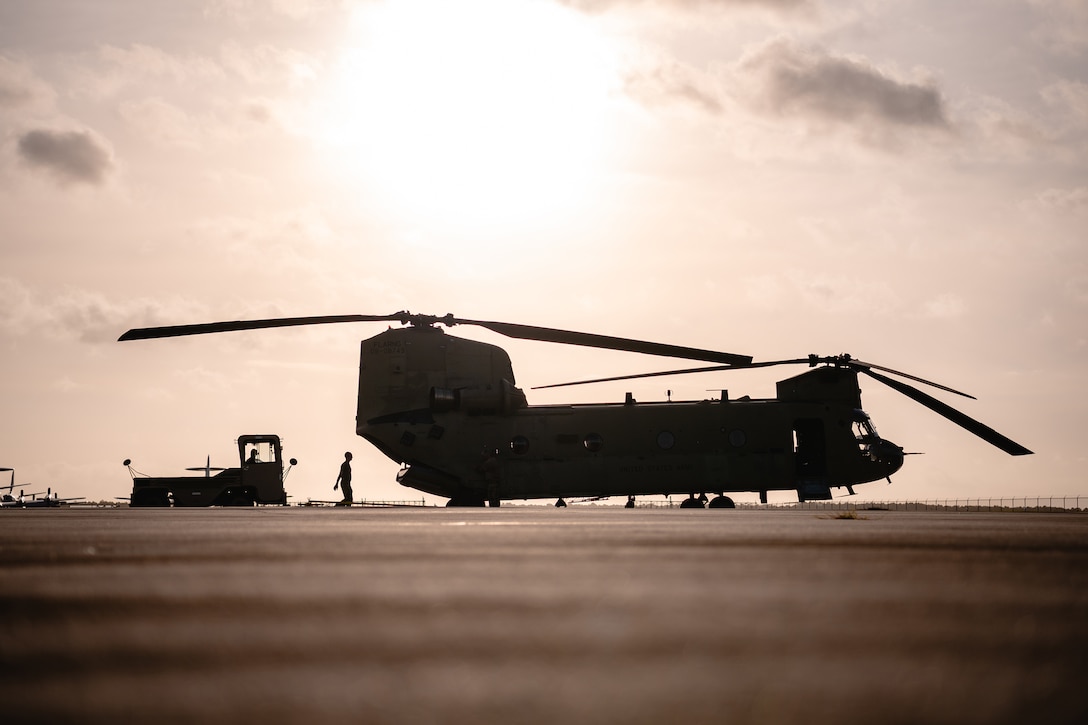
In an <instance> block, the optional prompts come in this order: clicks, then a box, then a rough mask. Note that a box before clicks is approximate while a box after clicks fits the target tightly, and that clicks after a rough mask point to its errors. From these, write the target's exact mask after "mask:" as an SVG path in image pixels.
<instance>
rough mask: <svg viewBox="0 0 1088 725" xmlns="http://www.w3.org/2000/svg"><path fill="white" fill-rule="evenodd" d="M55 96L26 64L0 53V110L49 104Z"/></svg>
mask: <svg viewBox="0 0 1088 725" xmlns="http://www.w3.org/2000/svg"><path fill="white" fill-rule="evenodd" d="M55 97H56V94H55V93H54V92H53V89H52V88H51V87H50V86H49V85H48V84H47V83H45V82H44V81H42V80H41V79H39V78H38V77H37V76H35V75H34V72H33V71H32V70H31V69H30V68H29V67H28V66H26V65H24V64H22V63H18V62H16V61H14V60H11V59H10V58H6V57H4V56H2V55H0V111H4V110H10V109H16V108H26V107H30V106H35V105H50V104H52V103H53V101H54V99H55Z"/></svg>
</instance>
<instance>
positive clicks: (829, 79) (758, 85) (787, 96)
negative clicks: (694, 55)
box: [738, 39, 951, 132]
mask: <svg viewBox="0 0 1088 725" xmlns="http://www.w3.org/2000/svg"><path fill="white" fill-rule="evenodd" d="M738 74H739V76H740V77H741V78H742V79H743V80H745V81H747V83H746V84H745V85H746V86H747V92H746V93H745V98H744V99H745V100H746V101H747V103H748V105H749V106H750V107H751V108H753V109H755V110H757V111H760V112H763V113H767V114H771V115H776V116H781V117H788V118H799V119H808V120H813V121H817V122H822V123H828V124H832V125H839V126H853V127H858V128H865V129H867V130H868V131H869V132H873V131H878V132H879V131H884V132H887V131H894V130H905V129H910V130H915V129H928V130H950V128H951V123H950V121H949V119H948V111H947V108H946V105H945V101H944V99H943V97H942V95H941V93H940V91H939V90H938V89H937V88H936V87H935V86H934V85H933V84H932V83H929V82H912V81H905V80H899V79H897V78H895V77H892V76H891V75H890V74H888V73H885V72H884V71H882V70H881V69H880V68H878V67H877V66H875V65H874V64H873V63H871V62H869V61H868V60H866V59H863V58H857V57H846V56H840V55H833V54H831V53H830V52H828V51H826V50H823V49H819V48H803V47H801V46H800V45H798V44H797V43H795V42H793V41H791V40H788V39H777V40H774V41H771V42H769V43H767V44H765V45H763V46H761V47H759V48H757V49H755V50H754V51H753V52H750V53H748V54H746V55H745V57H744V58H742V59H741V61H740V63H739V64H738Z"/></svg>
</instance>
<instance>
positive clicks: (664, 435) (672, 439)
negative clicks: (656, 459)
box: [657, 430, 676, 451]
mask: <svg viewBox="0 0 1088 725" xmlns="http://www.w3.org/2000/svg"><path fill="white" fill-rule="evenodd" d="M674 445H676V436H674V435H673V434H672V433H671V432H669V431H667V430H663V431H661V432H660V433H658V434H657V447H658V448H660V449H661V450H663V451H667V450H669V449H670V448H672V447H673V446H674Z"/></svg>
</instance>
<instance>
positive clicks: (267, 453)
mask: <svg viewBox="0 0 1088 725" xmlns="http://www.w3.org/2000/svg"><path fill="white" fill-rule="evenodd" d="M242 455H244V456H245V462H246V464H247V465H248V464H251V463H275V462H276V447H275V446H274V445H272V442H271V441H247V442H246V444H245V448H244V453H243V454H242Z"/></svg>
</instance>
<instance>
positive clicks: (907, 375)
mask: <svg viewBox="0 0 1088 725" xmlns="http://www.w3.org/2000/svg"><path fill="white" fill-rule="evenodd" d="M853 364H854V365H859V366H861V367H866V368H872V369H874V370H883V371H884V372H886V373H891V374H892V375H898V376H899V377H902V378H907V379H908V380H913V381H914V382H916V383H925V384H926V385H931V386H933V387H934V388H939V389H941V390H944V391H946V392H949V393H955V394H956V395H962V396H963V397H965V398H970V399H971V400H978V398H976V397H975V396H973V395H968V394H967V393H964V392H961V391H959V390H956V389H955V388H950V387H948V386H947V385H941V384H940V383H935V382H933V381H932V380H926V379H925V378H919V377H916V376H914V375H911V374H910V373H904V372H902V371H900V370H892V369H891V368H886V367H884V366H883V365H874V364H872V363H867V362H862V361H861V360H854V361H853Z"/></svg>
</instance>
